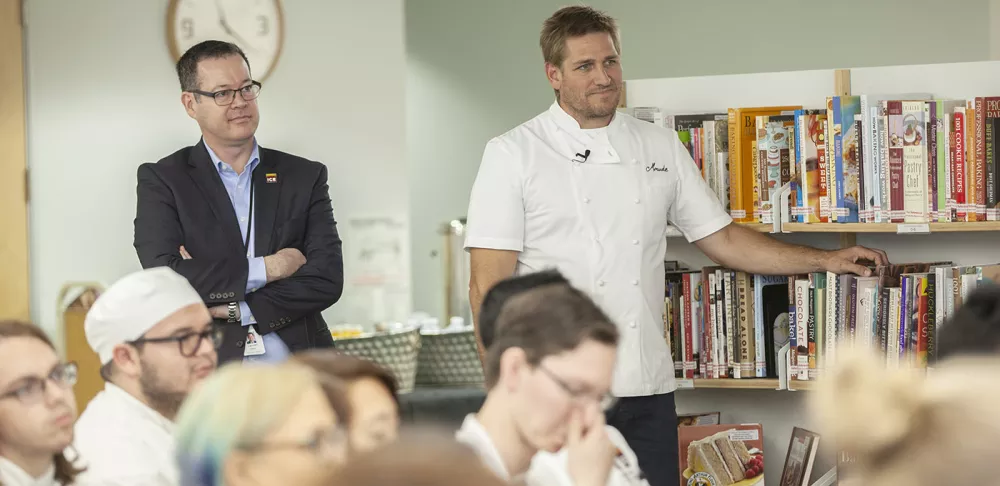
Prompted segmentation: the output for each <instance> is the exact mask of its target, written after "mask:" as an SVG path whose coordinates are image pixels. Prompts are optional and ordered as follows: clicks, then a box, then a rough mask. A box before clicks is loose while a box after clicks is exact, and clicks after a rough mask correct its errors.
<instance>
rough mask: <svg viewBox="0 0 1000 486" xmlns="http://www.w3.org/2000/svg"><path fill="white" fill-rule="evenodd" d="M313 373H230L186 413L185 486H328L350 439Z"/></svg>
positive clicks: (278, 368)
mask: <svg viewBox="0 0 1000 486" xmlns="http://www.w3.org/2000/svg"><path fill="white" fill-rule="evenodd" d="M321 380H322V377H319V376H318V375H317V374H316V373H315V372H314V371H313V370H312V369H310V368H308V367H306V366H304V365H302V364H299V363H295V362H286V363H282V364H278V365H262V364H252V365H247V366H240V365H238V364H229V365H226V366H223V367H222V368H221V369H219V371H218V372H217V373H216V374H215V375H213V376H212V377H211V378H209V379H208V380H206V381H205V383H204V385H202V386H201V387H199V388H198V389H197V390H196V391H195V392H194V393H192V394H191V397H190V398H188V400H187V402H185V403H184V406H183V407H182V408H181V413H180V415H179V417H178V420H177V461H178V464H179V467H180V477H181V481H180V484H182V485H184V486H257V485H278V484H287V485H295V486H321V485H323V486H325V485H326V484H329V483H327V482H326V480H327V478H329V476H330V475H331V474H332V473H334V472H335V471H336V469H337V468H338V467H339V466H341V465H342V464H343V462H344V460H345V459H346V456H347V432H346V431H345V430H344V429H343V428H342V426H341V420H340V417H338V416H337V414H336V413H335V412H334V411H333V409H332V408H331V407H330V404H329V403H328V401H327V397H326V396H325V395H324V392H323V390H322V388H321V383H320V381H321Z"/></svg>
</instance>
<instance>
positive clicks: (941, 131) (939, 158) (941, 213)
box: [934, 103, 951, 223]
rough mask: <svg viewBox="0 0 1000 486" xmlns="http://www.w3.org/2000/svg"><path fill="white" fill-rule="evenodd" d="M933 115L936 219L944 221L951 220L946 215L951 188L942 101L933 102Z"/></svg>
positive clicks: (945, 123)
mask: <svg viewBox="0 0 1000 486" xmlns="http://www.w3.org/2000/svg"><path fill="white" fill-rule="evenodd" d="M934 107H935V115H934V121H935V125H934V133H935V137H934V138H935V140H936V141H937V143H936V145H935V146H936V153H937V155H936V162H937V167H936V168H935V169H934V170H936V171H937V184H938V186H937V190H938V192H937V198H938V199H937V209H938V214H937V220H938V221H940V222H942V223H945V222H948V221H950V220H951V218H950V217H949V216H948V215H947V213H948V211H947V209H948V195H949V194H951V189H950V188H949V186H948V184H949V183H950V178H949V177H948V164H949V161H948V144H947V140H948V125H947V120H946V119H945V118H944V103H935V104H934Z"/></svg>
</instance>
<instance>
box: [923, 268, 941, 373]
mask: <svg viewBox="0 0 1000 486" xmlns="http://www.w3.org/2000/svg"><path fill="white" fill-rule="evenodd" d="M937 282H938V280H937V272H936V271H933V272H931V273H928V274H927V334H926V338H925V340H926V342H927V347H926V351H927V353H926V358H925V360H924V365H925V366H926V365H927V363H928V362H929V361H931V360H933V359H934V357H935V356H937V349H936V348H937V323H938V314H939V313H940V312H941V307H940V305H939V304H940V295H938V291H937V285H938V284H937Z"/></svg>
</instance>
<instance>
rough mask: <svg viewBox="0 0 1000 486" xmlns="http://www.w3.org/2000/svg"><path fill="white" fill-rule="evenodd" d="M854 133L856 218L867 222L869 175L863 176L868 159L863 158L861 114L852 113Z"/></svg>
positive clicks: (869, 190) (869, 192)
mask: <svg viewBox="0 0 1000 486" xmlns="http://www.w3.org/2000/svg"><path fill="white" fill-rule="evenodd" d="M854 133H856V134H857V138H858V140H857V141H856V142H854V143H855V147H856V150H855V153H856V155H855V157H856V161H855V163H857V165H858V167H857V169H858V189H857V191H858V192H857V199H858V220H859V221H860V222H862V223H867V222H868V221H869V220H868V209H867V208H868V195H869V194H871V189H866V187H865V186H866V185H868V184H871V176H870V175H869V176H868V177H865V164H866V163H868V161H867V160H866V159H865V156H864V153H865V152H864V150H862V147H863V146H864V142H863V140H862V139H863V138H864V133H865V132H864V128H862V123H861V115H860V114H857V115H854Z"/></svg>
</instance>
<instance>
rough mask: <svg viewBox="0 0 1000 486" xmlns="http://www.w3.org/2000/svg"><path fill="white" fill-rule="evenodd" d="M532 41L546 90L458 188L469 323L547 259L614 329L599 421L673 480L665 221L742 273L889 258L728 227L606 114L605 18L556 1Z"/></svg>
mask: <svg viewBox="0 0 1000 486" xmlns="http://www.w3.org/2000/svg"><path fill="white" fill-rule="evenodd" d="M539 46H540V47H541V51H542V59H543V61H544V68H545V75H546V78H547V80H548V82H549V85H550V86H551V87H552V89H553V92H554V94H555V100H553V103H552V105H551V106H549V108H548V110H546V111H545V112H543V113H541V114H540V115H538V116H536V117H535V118H533V119H531V120H529V121H527V122H525V123H523V124H521V125H520V126H518V127H515V128H514V129H512V130H509V131H507V132H506V133H504V134H503V135H500V136H497V137H495V138H493V139H491V140H490V141H489V142H488V143H487V144H486V148H485V150H484V151H483V157H482V163H481V165H480V167H479V173H478V175H477V176H476V180H475V182H474V184H473V187H472V192H471V195H470V198H469V210H468V213H467V215H468V216H467V219H468V225H467V227H466V230H467V232H466V240H465V248H466V249H467V250H468V251H469V253H470V267H471V278H470V280H471V281H470V285H469V287H470V288H469V301H470V304H471V307H472V309H473V321H474V322H475V323H477V324H478V321H479V316H478V315H476V313H477V312H479V307H480V305H481V302H482V299H483V295H485V293H486V291H487V290H488V289H489V288H490V287H492V286H493V284H495V283H496V282H498V281H500V280H503V279H504V278H507V277H509V276H511V275H522V274H525V273H530V272H532V271H537V270H541V269H544V268H553V267H554V268H557V269H559V270H560V271H561V272H562V273H563V275H565V276H566V278H567V279H568V280H569V281H570V282H571V283H572V284H573V286H574V287H576V288H579V289H581V290H583V291H585V292H587V294H588V295H591V296H592V297H593V298H594V300H595V301H596V302H597V303H598V305H600V306H601V307H602V308H603V309H604V310H605V311H606V312H607V313H608V314H609V315H610V316H611V318H612V319H613V320H614V322H615V323H616V324H617V325H618V326H619V329H620V330H621V347H622V349H621V353H620V354H619V360H618V363H617V367H616V371H615V378H614V386H613V390H614V393H615V395H617V396H619V397H620V398H621V400H620V401H619V402H618V405H617V406H616V407H615V409H613V410H611V411H610V412H609V413H608V417H607V420H608V423H610V424H612V425H615V426H616V427H618V429H619V430H621V432H622V434H624V435H625V437H626V438H628V440H629V444H631V445H632V447H633V448H634V449H635V451H636V453H637V454H638V455H639V457H640V462H641V464H642V466H643V470H645V471H646V472H647V473H648V474H649V481H650V483H651V484H652V485H653V486H661V485H671V484H677V482H678V481H679V480H680V471H679V470H678V469H679V466H678V462H677V461H676V460H673V458H676V457H678V451H677V417H676V415H677V412H676V405H675V403H674V395H673V392H674V390H676V389H677V383H676V380H675V379H674V366H673V362H672V361H671V356H670V350H669V349H667V346H666V343H665V342H664V339H663V316H662V308H663V298H664V295H665V290H664V278H663V275H664V271H665V269H664V257H665V254H666V246H667V230H668V228H669V227H670V226H669V225H670V224H672V225H673V226H674V227H675V228H677V229H678V230H680V232H681V233H683V235H684V237H685V238H686V239H687V240H688V241H689V242H692V243H694V244H695V245H696V246H697V247H698V248H699V249H700V250H701V251H702V252H704V253H705V254H706V255H707V256H708V257H709V258H711V259H712V260H713V261H715V262H716V263H718V264H719V265H723V266H726V267H728V268H732V269H736V270H742V271H745V272H748V273H755V274H768V275H791V274H801V273H811V272H823V271H832V272H836V273H845V272H852V273H858V274H861V275H868V274H869V272H870V270H869V269H868V268H867V267H866V266H865V265H864V262H861V261H859V260H870V261H873V262H877V263H878V264H880V265H884V264H887V263H888V259H887V258H886V255H885V253H884V252H881V251H878V250H872V249H868V248H864V247H860V246H854V247H851V248H846V249H842V250H829V251H828V250H819V249H815V248H809V247H805V246H798V245H792V244H788V243H784V242H781V241H778V240H776V239H774V238H771V237H769V236H766V235H763V234H761V233H758V232H756V231H753V230H751V229H749V228H746V227H744V226H742V225H739V224H733V218H732V217H730V215H729V214H727V213H726V210H725V208H724V207H723V206H722V204H720V203H719V198H718V197H717V196H716V194H715V193H714V192H713V190H712V189H711V188H710V187H709V186H708V184H707V183H706V182H705V180H704V178H703V177H702V174H701V173H700V172H699V170H698V166H697V165H696V164H695V163H694V161H693V160H692V158H691V155H690V153H689V152H688V151H687V149H686V147H685V146H684V145H683V144H682V143H681V141H680V140H679V139H678V137H677V134H676V133H675V132H674V131H673V130H670V129H666V128H662V127H659V126H656V125H654V124H652V123H646V122H644V121H641V120H638V119H636V118H634V117H632V116H629V115H628V114H626V113H622V112H619V111H618V110H617V108H618V106H619V104H620V101H621V98H622V92H623V91H622V87H623V78H624V75H623V70H622V57H621V53H622V46H621V42H620V40H619V35H618V25H617V22H616V21H615V19H614V18H612V17H611V16H609V15H607V14H605V13H603V12H600V11H597V10H595V9H593V8H590V7H587V6H583V5H573V6H568V7H564V8H561V9H559V10H558V11H556V12H555V13H554V14H552V16H551V17H549V18H548V19H546V20H545V21H544V23H543V25H542V28H541V34H540V36H539ZM737 216H739V217H743V216H745V215H740V214H737Z"/></svg>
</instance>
